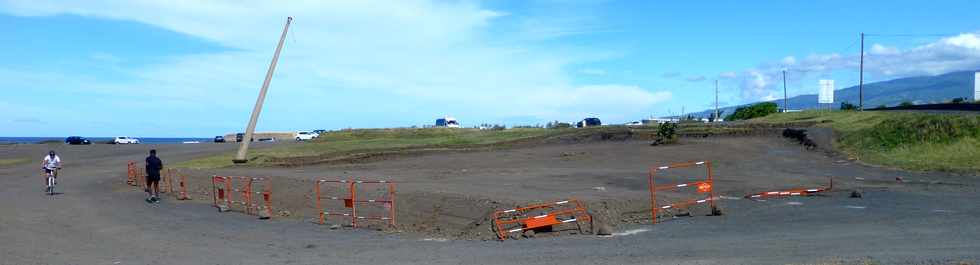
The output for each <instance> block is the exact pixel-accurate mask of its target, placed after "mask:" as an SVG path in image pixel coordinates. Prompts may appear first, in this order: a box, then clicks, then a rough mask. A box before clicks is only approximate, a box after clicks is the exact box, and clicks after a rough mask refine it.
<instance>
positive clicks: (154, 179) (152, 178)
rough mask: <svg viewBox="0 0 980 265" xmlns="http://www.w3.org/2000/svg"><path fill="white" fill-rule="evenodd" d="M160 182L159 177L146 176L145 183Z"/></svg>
mask: <svg viewBox="0 0 980 265" xmlns="http://www.w3.org/2000/svg"><path fill="white" fill-rule="evenodd" d="M152 182H160V176H146V183H152Z"/></svg>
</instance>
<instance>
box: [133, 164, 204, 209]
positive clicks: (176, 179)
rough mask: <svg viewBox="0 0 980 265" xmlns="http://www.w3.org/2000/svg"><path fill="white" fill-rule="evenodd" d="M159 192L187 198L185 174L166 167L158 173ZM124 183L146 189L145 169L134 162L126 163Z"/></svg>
mask: <svg viewBox="0 0 980 265" xmlns="http://www.w3.org/2000/svg"><path fill="white" fill-rule="evenodd" d="M160 175H161V176H160V193H170V194H174V197H176V198H177V199H178V200H189V199H190V196H188V195H187V176H186V175H184V174H181V173H180V172H179V171H177V170H175V169H172V168H168V169H166V170H164V171H163V172H161V174H160ZM126 184H129V185H130V186H137V187H140V188H143V189H146V188H147V187H146V169H145V168H143V167H142V166H140V165H139V164H137V163H136V162H133V161H129V162H128V163H127V164H126Z"/></svg>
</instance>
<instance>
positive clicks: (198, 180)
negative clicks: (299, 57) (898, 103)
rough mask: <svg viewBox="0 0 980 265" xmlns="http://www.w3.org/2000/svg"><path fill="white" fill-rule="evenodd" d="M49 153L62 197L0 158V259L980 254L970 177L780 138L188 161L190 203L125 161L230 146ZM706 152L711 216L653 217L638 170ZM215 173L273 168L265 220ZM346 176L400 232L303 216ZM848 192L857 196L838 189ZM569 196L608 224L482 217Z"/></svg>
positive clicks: (15, 152) (329, 260) (861, 259)
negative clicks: (326, 182) (318, 184)
mask: <svg viewBox="0 0 980 265" xmlns="http://www.w3.org/2000/svg"><path fill="white" fill-rule="evenodd" d="M48 148H50V146H46V145H6V146H0V158H18V157H24V156H27V157H33V156H37V158H38V159H40V157H41V156H42V155H43V154H44V153H45V152H46V151H47V150H48ZM57 148H58V150H59V153H60V154H62V157H63V158H64V159H65V160H66V161H67V163H66V165H65V170H64V171H63V175H62V180H61V181H59V189H60V190H62V191H63V192H64V194H61V195H56V196H46V195H43V194H42V192H41V191H42V187H41V184H42V180H41V179H40V176H39V174H38V173H37V166H36V165H34V164H30V165H17V166H9V167H5V168H0V200H2V201H3V203H2V204H0V211H3V214H2V215H0V256H2V258H0V264H202V263H212V264H500V263H512V264H630V263H644V264H852V263H854V264H863V263H867V262H876V263H885V264H903V263H908V264H959V262H966V263H967V264H977V260H978V259H980V254H978V253H980V229H978V228H977V224H980V204H977V203H976V201H977V199H980V195H977V184H978V182H980V181H978V178H977V176H962V175H950V174H945V173H935V172H904V171H899V170H893V169H886V168H878V167H872V166H867V165H862V164H860V163H856V162H854V161H850V160H847V159H845V158H842V157H839V156H837V155H834V154H832V153H828V152H825V151H807V150H805V149H803V148H802V147H801V146H800V145H797V144H794V143H792V142H790V141H788V140H785V139H782V138H778V137H766V136H753V137H709V138H684V139H682V141H681V142H680V143H679V144H675V145H667V146H649V145H648V144H647V142H646V141H640V140H628V139H627V140H624V139H611V140H606V141H582V142H560V143H549V144H540V145H530V146H528V147H523V148H520V147H519V148H510V149H504V150H493V151H482V152H436V153H424V154H416V155H404V156H391V157H386V158H383V159H371V160H366V161H362V162H358V161H352V162H350V163H335V164H329V165H327V164H324V165H312V166H303V167H293V168H254V167H242V168H228V169H219V170H196V171H190V170H184V171H183V172H185V173H187V174H189V175H190V176H191V177H190V180H189V185H190V187H191V192H190V195H191V196H192V197H193V198H194V200H191V201H176V200H173V199H167V200H165V201H164V202H163V203H161V204H158V205H149V204H146V203H145V202H142V198H143V196H144V194H143V193H142V192H140V191H139V190H138V189H136V188H135V187H131V186H128V185H125V184H124V183H123V180H124V174H125V163H126V161H127V160H141V159H142V157H143V156H144V153H145V152H146V150H148V149H149V148H157V149H158V150H159V152H160V155H161V156H162V158H163V159H164V161H165V162H166V163H170V162H176V161H182V160H188V159H193V158H197V157H202V156H207V155H210V154H214V153H217V152H228V151H231V150H233V149H234V148H235V146H234V145H231V144H201V145H158V146H150V145H143V146H112V145H94V146H77V147H76V146H71V147H68V146H57ZM258 148H262V146H259V147H258ZM702 160H707V161H711V162H712V163H713V164H712V170H713V176H714V180H715V185H714V188H715V195H716V196H718V200H717V201H716V202H717V203H718V205H719V207H720V208H721V209H722V211H723V213H724V214H723V215H722V216H706V214H707V213H708V211H707V210H706V209H705V208H704V207H698V208H693V209H692V211H691V212H692V215H691V217H670V216H666V215H665V216H663V217H662V218H661V219H660V220H661V221H662V222H661V223H659V224H656V225H650V224H649V223H650V214H649V209H650V205H649V200H650V194H649V191H648V186H647V174H648V169H649V168H650V167H652V166H660V165H667V164H672V163H679V162H687V161H702ZM211 175H244V176H255V177H268V178H269V179H271V180H272V187H273V188H272V189H273V202H274V203H273V208H274V211H275V214H276V217H275V218H273V219H271V220H257V219H256V218H255V216H248V215H244V214H241V213H236V212H232V213H218V212H217V211H215V209H214V208H213V207H211V206H210V203H211V197H210V194H209V190H210V182H209V181H208V176H211ZM692 176H703V172H702V171H698V170H686V171H684V170H679V171H677V172H671V173H670V174H666V175H662V176H661V177H659V178H658V179H657V180H656V181H657V182H658V184H664V183H673V182H678V181H686V180H691V177H692ZM350 178H353V179H364V180H390V181H394V182H396V183H397V196H396V198H397V202H396V209H397V215H396V217H397V218H396V219H397V222H398V225H397V227H395V228H390V229H384V231H382V232H377V231H372V230H373V229H350V228H348V227H342V228H340V229H332V227H331V226H330V225H319V224H315V223H314V221H315V220H316V219H317V218H316V216H317V211H316V210H315V209H314V207H313V204H314V203H313V201H314V200H313V196H312V190H313V185H314V184H313V183H314V182H313V180H314V179H350ZM830 178H833V180H834V189H833V190H832V191H831V192H828V193H826V194H822V195H821V196H813V197H797V198H784V199H769V200H765V201H752V200H746V199H742V197H743V196H745V195H747V194H749V193H754V192H762V191H769V190H778V189H787V188H796V187H817V186H826V185H827V184H828V181H829V179H830ZM896 178H900V179H902V181H901V182H900V181H897V180H896ZM855 190H857V191H860V192H861V193H862V195H863V197H862V198H849V195H850V193H851V192H852V191H855ZM359 192H361V191H359ZM363 192H364V194H378V193H376V192H375V193H372V191H371V190H370V189H365V190H364V191H363ZM687 195H697V194H696V193H665V194H662V196H658V203H666V202H669V201H672V200H676V199H680V198H689V197H685V196H687ZM567 198H576V199H579V200H582V201H584V202H586V203H587V205H588V208H589V211H590V213H592V215H593V216H594V217H595V219H596V223H599V224H605V225H609V226H611V227H613V230H614V231H615V234H614V236H612V237H597V236H594V235H571V233H570V232H565V233H563V234H562V235H561V236H554V235H553V233H539V234H537V235H536V238H534V239H530V240H526V239H525V240H508V241H505V242H499V241H496V240H493V239H494V236H493V232H492V229H491V228H490V221H489V216H490V214H491V213H492V211H494V210H499V209H508V208H511V207H513V206H516V205H526V204H529V203H535V202H548V201H557V200H564V199H567ZM338 207H339V206H338ZM365 208H366V207H365ZM376 208H377V209H383V208H382V207H376ZM359 209H360V208H359ZM365 211H369V210H365ZM368 213H371V212H368ZM378 213H380V212H378ZM328 222H330V223H342V219H336V218H330V219H329V220H328ZM377 227H381V226H377V225H374V226H370V228H377Z"/></svg>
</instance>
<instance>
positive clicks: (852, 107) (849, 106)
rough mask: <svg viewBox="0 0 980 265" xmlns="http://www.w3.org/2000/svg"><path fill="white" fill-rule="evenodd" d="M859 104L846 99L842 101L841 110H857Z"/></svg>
mask: <svg viewBox="0 0 980 265" xmlns="http://www.w3.org/2000/svg"><path fill="white" fill-rule="evenodd" d="M857 109H858V106H857V105H854V104H851V103H850V102H847V101H844V102H841V103H840V110H857Z"/></svg>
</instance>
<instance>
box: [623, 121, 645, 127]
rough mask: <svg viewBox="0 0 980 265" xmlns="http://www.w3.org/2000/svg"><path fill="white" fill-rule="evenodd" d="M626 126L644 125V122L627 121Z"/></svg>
mask: <svg viewBox="0 0 980 265" xmlns="http://www.w3.org/2000/svg"><path fill="white" fill-rule="evenodd" d="M626 126H629V127H636V126H643V123H642V122H638V121H634V122H627V123H626Z"/></svg>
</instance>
